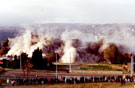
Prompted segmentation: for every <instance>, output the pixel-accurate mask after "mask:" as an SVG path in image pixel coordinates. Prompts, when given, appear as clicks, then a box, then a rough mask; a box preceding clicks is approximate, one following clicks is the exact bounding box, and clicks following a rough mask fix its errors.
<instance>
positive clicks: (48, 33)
mask: <svg viewBox="0 0 135 88" xmlns="http://www.w3.org/2000/svg"><path fill="white" fill-rule="evenodd" d="M70 26H71V25H70ZM70 26H64V27H63V26H61V25H59V26H42V25H40V26H30V27H28V28H25V32H23V33H20V35H18V36H16V37H15V38H11V39H9V41H10V42H9V45H10V48H11V49H10V50H9V52H8V54H7V55H12V56H14V55H20V54H21V53H26V54H28V56H29V57H32V53H33V52H34V50H36V49H37V48H39V49H41V50H42V51H43V53H44V56H47V54H48V53H51V52H57V53H58V54H59V55H60V57H61V58H60V62H62V63H70V62H72V63H73V62H75V61H79V62H98V61H99V60H100V59H103V55H102V53H103V52H104V50H105V49H107V48H108V47H109V46H110V44H115V45H116V46H117V47H118V49H119V51H120V52H122V53H132V52H134V48H135V42H134V40H135V35H134V34H135V29H134V27H131V26H129V25H89V26H88V25H83V26H81V24H80V25H78V26H77V27H70ZM80 26H81V27H80ZM77 28H78V29H77Z"/></svg>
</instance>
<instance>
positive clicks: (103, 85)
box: [4, 83, 135, 88]
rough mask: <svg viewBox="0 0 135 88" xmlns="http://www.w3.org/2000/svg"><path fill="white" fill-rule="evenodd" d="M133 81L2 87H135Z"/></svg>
mask: <svg viewBox="0 0 135 88" xmlns="http://www.w3.org/2000/svg"><path fill="white" fill-rule="evenodd" d="M134 85H135V83H127V84H126V85H121V83H84V84H54V85H53V84H52V85H51V84H49V85H31V86H14V87H12V86H10V87H4V88H135V87H134Z"/></svg>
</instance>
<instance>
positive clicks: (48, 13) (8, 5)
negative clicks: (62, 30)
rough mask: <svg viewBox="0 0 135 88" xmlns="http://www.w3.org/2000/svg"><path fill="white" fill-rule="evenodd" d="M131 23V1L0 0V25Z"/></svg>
mask: <svg viewBox="0 0 135 88" xmlns="http://www.w3.org/2000/svg"><path fill="white" fill-rule="evenodd" d="M37 23H90V24H105V23H135V0H0V25H20V24H37Z"/></svg>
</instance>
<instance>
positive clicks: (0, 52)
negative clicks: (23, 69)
mask: <svg viewBox="0 0 135 88" xmlns="http://www.w3.org/2000/svg"><path fill="white" fill-rule="evenodd" d="M8 42H9V40H8V38H6V39H5V40H4V41H3V44H2V46H1V49H0V56H3V55H6V54H7V52H8V51H9V46H8Z"/></svg>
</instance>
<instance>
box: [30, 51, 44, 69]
mask: <svg viewBox="0 0 135 88" xmlns="http://www.w3.org/2000/svg"><path fill="white" fill-rule="evenodd" d="M31 63H32V64H33V68H34V69H43V68H45V61H44V59H43V57H42V51H41V50H39V49H37V50H35V51H34V52H33V55H32V59H31Z"/></svg>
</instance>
